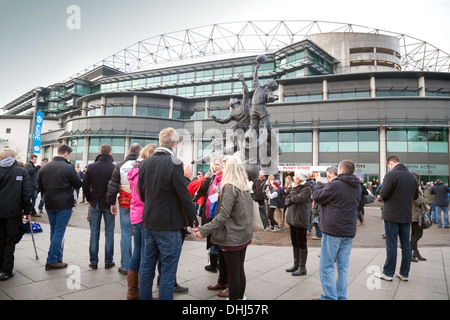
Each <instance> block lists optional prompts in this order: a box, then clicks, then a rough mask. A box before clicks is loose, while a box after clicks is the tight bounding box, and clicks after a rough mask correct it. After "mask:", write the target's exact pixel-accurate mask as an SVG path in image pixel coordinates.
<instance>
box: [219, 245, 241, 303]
mask: <svg viewBox="0 0 450 320" xmlns="http://www.w3.org/2000/svg"><path fill="white" fill-rule="evenodd" d="M246 251H247V247H245V248H244V249H242V250H239V251H223V257H224V259H225V263H226V264H227V269H228V289H229V292H230V296H229V298H230V300H238V299H243V298H244V293H245V286H246V282H247V280H246V278H245V271H244V261H245V252H246Z"/></svg>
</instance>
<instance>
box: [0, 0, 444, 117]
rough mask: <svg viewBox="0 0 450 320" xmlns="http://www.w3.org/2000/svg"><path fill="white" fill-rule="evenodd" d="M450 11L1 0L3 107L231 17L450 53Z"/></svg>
mask: <svg viewBox="0 0 450 320" xmlns="http://www.w3.org/2000/svg"><path fill="white" fill-rule="evenodd" d="M73 5H75V6H76V7H77V8H79V12H76V11H73V10H72V8H73V7H72V6H73ZM449 17H450V0H406V1H405V0H389V1H387V0H377V1H361V0H357V1H355V0H341V1H336V0H320V1H303V0H276V1H273V0H272V1H268V0H225V1H222V0H214V1H212V0H189V1H186V0H164V1H156V0H147V1H144V0H127V1H124V0H123V1H117V0H40V1H36V0H0V48H1V50H0V72H1V77H0V108H1V107H3V106H4V105H6V104H7V103H9V102H11V101H12V100H14V99H15V98H17V97H19V96H20V95H22V94H24V93H26V92H28V91H30V90H32V89H34V88H36V87H38V86H43V87H46V86H49V85H51V84H54V83H57V82H61V81H63V80H65V79H67V78H69V77H71V76H72V75H74V74H76V73H78V72H80V71H82V70H84V69H85V68H88V67H90V66H92V65H93V64H95V63H97V62H99V61H101V60H103V59H104V58H107V57H109V56H110V55H112V54H114V53H117V52H118V51H121V50H122V49H124V48H126V47H128V46H130V45H133V44H134V43H136V42H138V41H141V40H144V39H147V38H151V37H153V36H157V35H160V34H164V33H170V32H175V31H179V30H185V29H189V28H195V27H200V26H206V25H211V24H215V23H226V22H235V21H250V20H317V21H330V22H341V23H352V24H355V25H362V26H366V27H370V28H378V29H382V30H387V31H393V32H397V33H402V34H405V35H408V36H411V37H414V38H418V39H420V40H424V41H427V42H428V43H430V44H432V45H434V46H435V47H437V48H439V49H441V50H443V51H445V52H447V53H450V36H449V33H448V31H449V30H450V19H449ZM77 18H79V19H77ZM1 113H2V110H0V114H1Z"/></svg>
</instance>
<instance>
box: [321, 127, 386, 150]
mask: <svg viewBox="0 0 450 320" xmlns="http://www.w3.org/2000/svg"><path fill="white" fill-rule="evenodd" d="M378 151H379V145H378V130H377V129H365V130H363V129H342V130H327V129H322V130H320V131H319V152H378Z"/></svg>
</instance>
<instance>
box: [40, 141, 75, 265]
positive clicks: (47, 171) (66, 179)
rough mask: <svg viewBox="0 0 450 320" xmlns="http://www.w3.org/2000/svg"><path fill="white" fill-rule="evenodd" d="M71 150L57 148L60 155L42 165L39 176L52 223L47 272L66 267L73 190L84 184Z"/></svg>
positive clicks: (67, 147)
mask: <svg viewBox="0 0 450 320" xmlns="http://www.w3.org/2000/svg"><path fill="white" fill-rule="evenodd" d="M71 153H72V148H71V147H70V146H68V145H66V144H62V145H60V146H59V147H58V154H57V156H56V157H54V158H53V160H52V161H50V162H49V163H47V164H46V165H45V166H43V167H42V168H41V169H40V171H39V175H38V188H39V191H40V192H42V193H43V194H44V201H45V207H46V210H47V215H48V220H49V222H50V248H49V251H48V256H47V264H46V265H45V270H53V269H61V268H67V263H63V262H62V257H63V239H64V234H65V233H66V227H67V224H68V223H69V220H70V217H71V216H72V208H73V206H74V201H73V192H74V189H76V188H80V187H81V185H82V182H81V180H80V178H78V175H77V173H76V171H75V167H74V166H73V165H72V164H71V163H70V162H69V157H70V154H71Z"/></svg>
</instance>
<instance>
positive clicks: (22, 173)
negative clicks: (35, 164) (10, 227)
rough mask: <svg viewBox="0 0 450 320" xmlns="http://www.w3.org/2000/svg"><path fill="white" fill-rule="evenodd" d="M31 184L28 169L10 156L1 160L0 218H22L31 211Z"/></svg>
mask: <svg viewBox="0 0 450 320" xmlns="http://www.w3.org/2000/svg"><path fill="white" fill-rule="evenodd" d="M33 193H34V188H32V186H31V181H30V177H29V175H28V172H27V170H25V169H24V168H22V167H19V165H18V164H17V161H16V160H15V159H14V158H12V157H8V158H5V159H3V160H0V219H14V218H17V219H20V217H21V216H22V210H23V213H24V214H30V212H31V196H32V194H33Z"/></svg>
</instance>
